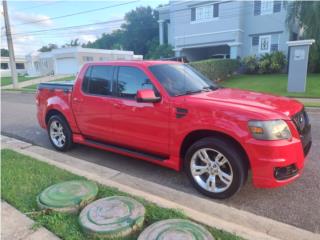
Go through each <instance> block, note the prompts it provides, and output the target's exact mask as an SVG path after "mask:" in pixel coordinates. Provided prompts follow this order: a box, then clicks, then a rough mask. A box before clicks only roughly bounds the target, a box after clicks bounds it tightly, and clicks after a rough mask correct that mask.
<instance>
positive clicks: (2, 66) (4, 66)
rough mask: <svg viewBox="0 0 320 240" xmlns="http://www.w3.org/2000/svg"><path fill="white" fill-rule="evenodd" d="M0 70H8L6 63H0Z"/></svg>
mask: <svg viewBox="0 0 320 240" xmlns="http://www.w3.org/2000/svg"><path fill="white" fill-rule="evenodd" d="M1 69H9V64H8V63H1Z"/></svg>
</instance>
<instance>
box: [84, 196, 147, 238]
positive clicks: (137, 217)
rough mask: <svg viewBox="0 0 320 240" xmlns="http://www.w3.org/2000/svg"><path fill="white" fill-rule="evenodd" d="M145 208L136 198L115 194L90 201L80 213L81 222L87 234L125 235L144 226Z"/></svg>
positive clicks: (112, 236) (111, 236) (103, 235)
mask: <svg viewBox="0 0 320 240" xmlns="http://www.w3.org/2000/svg"><path fill="white" fill-rule="evenodd" d="M144 213H145V209H144V207H143V205H142V204H141V203H139V202H137V201H136V200H134V199H132V198H128V197H122V196H113V197H107V198H102V199H99V200H97V201H94V202H92V203H90V204H89V205H88V206H86V207H85V208H84V209H83V210H82V211H81V213H80V216H79V223H80V225H81V227H82V229H83V230H84V232H86V233H87V234H90V235H94V236H99V237H106V238H114V237H124V236H127V235H129V234H131V233H132V232H133V231H135V230H136V229H138V228H140V227H142V225H143V221H144Z"/></svg>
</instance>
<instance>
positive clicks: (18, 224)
mask: <svg viewBox="0 0 320 240" xmlns="http://www.w3.org/2000/svg"><path fill="white" fill-rule="evenodd" d="M1 217H2V218H3V219H5V221H3V222H2V226H1V239H26V240H42V239H46V240H59V239H60V238H58V237H57V236H56V235H55V234H53V233H52V232H50V231H49V230H47V229H46V228H44V227H40V228H37V229H33V226H34V224H35V222H34V221H33V220H32V219H30V218H29V217H27V216H26V215H25V214H23V213H22V212H20V211H19V210H17V209H16V208H14V207H13V206H11V205H10V204H9V203H7V202H5V201H1Z"/></svg>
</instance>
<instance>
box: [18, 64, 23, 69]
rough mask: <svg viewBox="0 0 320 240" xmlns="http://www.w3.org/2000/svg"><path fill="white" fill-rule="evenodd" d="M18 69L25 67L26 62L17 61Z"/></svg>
mask: <svg viewBox="0 0 320 240" xmlns="http://www.w3.org/2000/svg"><path fill="white" fill-rule="evenodd" d="M16 69H24V63H16Z"/></svg>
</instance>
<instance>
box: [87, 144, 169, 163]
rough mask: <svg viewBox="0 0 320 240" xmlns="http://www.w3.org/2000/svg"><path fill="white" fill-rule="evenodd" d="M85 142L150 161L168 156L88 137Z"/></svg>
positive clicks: (162, 159) (160, 159) (165, 158)
mask: <svg viewBox="0 0 320 240" xmlns="http://www.w3.org/2000/svg"><path fill="white" fill-rule="evenodd" d="M85 143H86V144H88V145H93V146H97V147H101V148H104V149H107V150H110V151H114V152H118V153H125V154H129V155H131V156H134V157H136V158H142V159H148V160H151V161H161V162H162V161H164V160H167V159H168V157H164V156H159V155H155V154H150V153H145V152H140V151H138V150H133V149H128V148H125V147H120V146H117V145H113V144H108V143H104V142H99V141H94V140H90V139H85Z"/></svg>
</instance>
